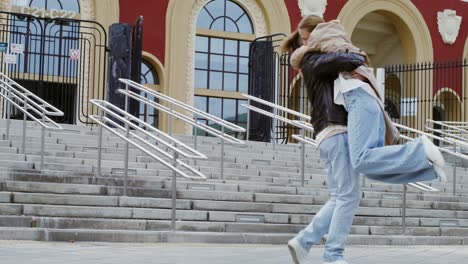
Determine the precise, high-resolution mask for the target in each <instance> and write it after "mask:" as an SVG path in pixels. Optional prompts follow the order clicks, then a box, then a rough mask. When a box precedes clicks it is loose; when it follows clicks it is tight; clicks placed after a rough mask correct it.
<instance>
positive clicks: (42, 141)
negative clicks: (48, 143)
mask: <svg viewBox="0 0 468 264" xmlns="http://www.w3.org/2000/svg"><path fill="white" fill-rule="evenodd" d="M42 121H45V112H44V111H42ZM44 144H45V127H42V128H41V170H42V169H43V168H44Z"/></svg>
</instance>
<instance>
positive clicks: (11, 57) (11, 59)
mask: <svg viewBox="0 0 468 264" xmlns="http://www.w3.org/2000/svg"><path fill="white" fill-rule="evenodd" d="M16 59H17V55H16V54H10V53H7V54H5V57H4V61H5V63H6V64H16Z"/></svg>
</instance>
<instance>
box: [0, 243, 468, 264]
mask: <svg viewBox="0 0 468 264" xmlns="http://www.w3.org/2000/svg"><path fill="white" fill-rule="evenodd" d="M322 252H323V247H319V248H314V249H313V250H312V252H311V255H310V259H311V263H312V264H313V263H318V264H321V263H322V261H321V260H320V255H321V254H322ZM346 257H347V260H348V261H349V263H350V264H371V263H372V264H375V263H378V264H387V263H389V264H390V263H395V264H410V263H411V264H416V263H421V264H441V263H443V264H450V263H452V264H455V263H460V264H461V263H468V246H409V247H408V246H404V247H403V246H401V247H397V246H350V247H348V248H347V250H346ZM0 263H2V264H23V263H27V264H46V263H47V264H59V263H60V264H62V263H67V264H73V263H76V264H78V263H93V264H111V263H112V264H119V263H122V264H123V263H132V264H140V263H157V264H228V263H229V264H231V263H232V264H238V263H240V264H291V263H292V261H291V258H290V256H289V252H288V250H287V249H286V246H268V245H227V244H166V243H161V244H115V243H83V242H76V243H58V242H31V241H0Z"/></svg>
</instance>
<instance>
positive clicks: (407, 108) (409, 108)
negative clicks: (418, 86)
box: [400, 97, 418, 116]
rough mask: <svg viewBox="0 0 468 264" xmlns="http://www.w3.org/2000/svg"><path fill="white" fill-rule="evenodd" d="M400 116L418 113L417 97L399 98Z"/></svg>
mask: <svg viewBox="0 0 468 264" xmlns="http://www.w3.org/2000/svg"><path fill="white" fill-rule="evenodd" d="M400 113H401V116H416V115H417V114H418V98H416V97H413V98H401V101H400Z"/></svg>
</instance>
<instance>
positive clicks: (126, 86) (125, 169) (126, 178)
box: [123, 84, 130, 196]
mask: <svg viewBox="0 0 468 264" xmlns="http://www.w3.org/2000/svg"><path fill="white" fill-rule="evenodd" d="M125 90H127V91H128V84H126V85H125ZM125 112H127V113H128V96H127V95H125ZM125 119H126V121H127V122H125V137H126V138H128V136H129V135H130V126H129V125H128V122H129V120H128V116H125ZM128 152H129V145H128V142H125V167H124V193H123V195H124V196H127V184H128V183H127V180H128Z"/></svg>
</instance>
